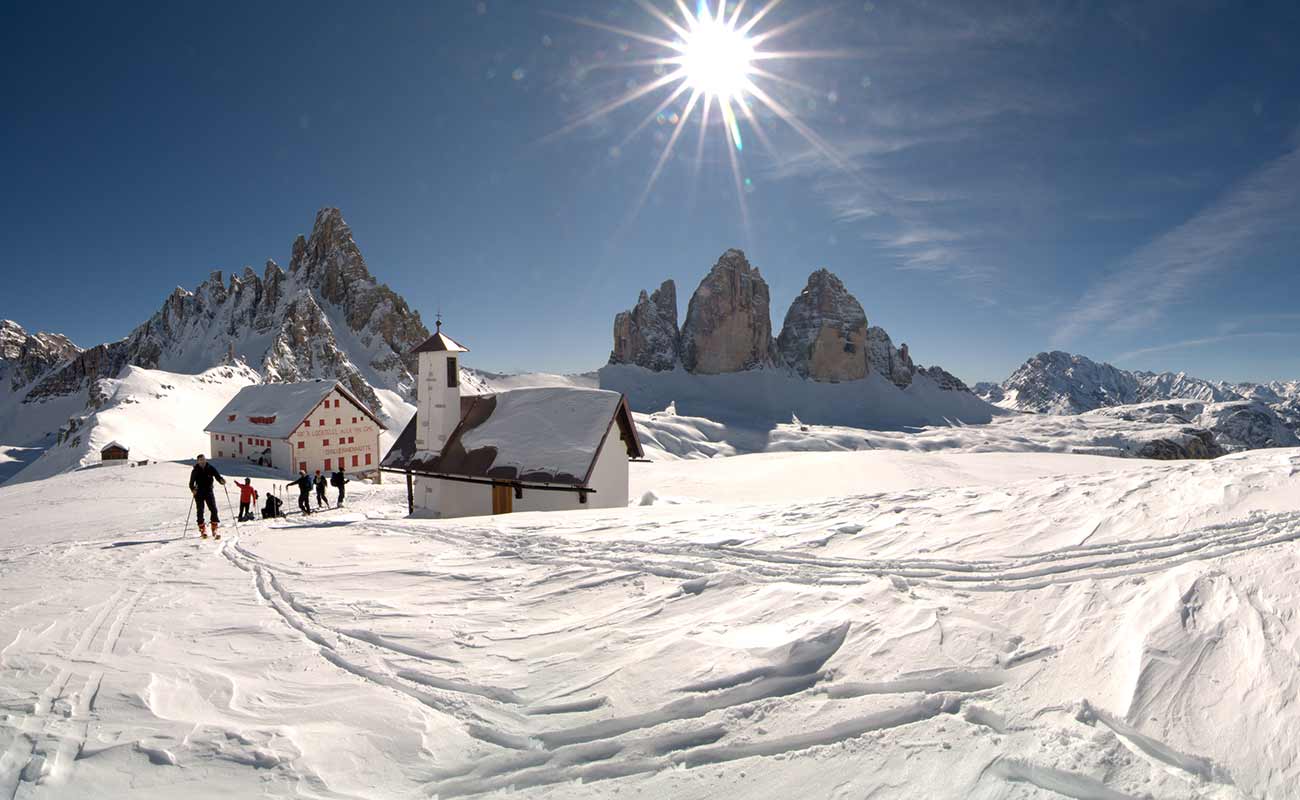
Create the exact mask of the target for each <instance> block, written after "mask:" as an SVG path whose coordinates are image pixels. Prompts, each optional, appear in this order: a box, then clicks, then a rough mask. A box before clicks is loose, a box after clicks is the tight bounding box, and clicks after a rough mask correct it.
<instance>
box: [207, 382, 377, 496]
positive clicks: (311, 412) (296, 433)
mask: <svg viewBox="0 0 1300 800" xmlns="http://www.w3.org/2000/svg"><path fill="white" fill-rule="evenodd" d="M384 430H385V427H384V424H383V423H382V422H380V421H379V418H378V417H376V416H375V415H374V413H373V412H371V410H370V409H369V408H367V407H366V404H365V403H362V402H361V401H360V400H358V399H357V398H356V396H355V395H353V394H352V393H351V392H349V391H348V390H347V389H346V388H344V386H343V385H342V384H341V383H339V382H338V381H323V380H318V381H311V382H308V383H268V384H260V385H257V386H245V387H244V388H243V389H241V390H240V391H239V394H237V395H235V397H234V399H232V400H231V401H230V402H229V403H227V404H226V406H225V408H223V409H221V411H220V412H219V413H218V414H217V415H216V416H215V417H213V418H212V421H211V422H209V423H208V425H207V427H206V428H204V433H206V434H208V436H209V437H210V439H211V445H210V448H211V449H210V450H209V451H208V453H207V455H208V457H209V458H218V459H221V458H226V459H238V460H244V461H250V462H252V463H254V464H262V465H264V466H268V467H273V468H275V469H277V470H280V471H281V472H283V473H284V474H285V475H291V476H296V475H297V474H298V470H300V469H303V470H306V471H307V472H308V473H309V474H311V473H315V472H316V470H320V471H321V472H323V473H330V472H333V471H334V470H336V469H337V468H339V467H340V466H342V467H343V468H344V469H345V470H346V471H347V472H349V473H358V474H364V473H373V474H375V475H378V471H379V458H380V455H381V452H380V449H379V435H380V433H382V432H383V431H384Z"/></svg>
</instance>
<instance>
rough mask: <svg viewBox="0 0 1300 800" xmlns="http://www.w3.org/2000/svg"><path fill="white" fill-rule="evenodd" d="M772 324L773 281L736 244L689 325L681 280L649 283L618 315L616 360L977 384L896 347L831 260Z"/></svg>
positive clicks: (956, 387)
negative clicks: (871, 322) (682, 314)
mask: <svg viewBox="0 0 1300 800" xmlns="http://www.w3.org/2000/svg"><path fill="white" fill-rule="evenodd" d="M771 327H772V323H771V316H770V310H769V292H768V287H767V282H766V281H764V280H763V276H762V275H761V274H760V273H759V271H758V268H757V267H754V266H753V265H751V264H750V263H749V259H748V258H746V257H745V253H744V251H743V250H739V249H736V248H731V249H729V250H727V251H726V252H724V253H723V254H722V255H721V256H720V257H719V258H718V260H717V262H716V263H715V264H714V265H713V268H712V269H711V270H709V273H708V275H706V276H705V277H704V280H702V281H700V285H699V287H698V288H696V290H695V293H694V294H692V295H691V300H690V303H689V305H688V306H687V311H686V321H685V323H684V324H683V325H682V327H681V329H680V331H679V330H678V328H677V290H676V287H675V286H674V284H673V282H672V281H665V282H664V283H663V285H662V286H660V287H659V289H658V290H656V291H655V292H653V293H647V292H645V291H642V292H641V293H640V296H639V297H638V298H637V303H636V305H635V306H634V307H633V308H632V309H630V310H628V311H623V312H620V313H619V314H618V315H617V316H616V317H615V319H614V349H613V351H612V352H611V353H610V357H609V363H610V364H630V365H634V366H639V367H644V368H646V369H650V370H654V371H659V372H662V371H667V370H671V369H674V368H675V367H676V365H677V364H681V365H682V367H683V368H684V369H685V370H686V371H687V372H691V373H695V374H703V375H713V374H721V373H729V372H741V371H744V370H749V369H755V368H762V367H771V366H777V365H782V366H786V367H789V368H790V369H792V370H793V371H794V372H796V373H797V374H799V375H800V376H801V377H804V378H808V379H811V380H814V381H824V382H840V381H854V380H861V379H863V378H865V377H867V375H868V374H869V373H872V372H876V373H879V374H880V375H882V376H883V377H884V378H885V379H886V380H888V381H890V382H891V383H893V384H894V385H895V386H897V387H899V388H900V389H905V388H907V387H908V386H910V385H911V384H912V380H913V378H914V377H915V376H916V375H917V374H923V375H925V376H926V377H927V378H930V379H931V380H933V381H934V382H935V383H936V384H938V386H939V388H941V389H945V390H951V391H961V392H969V391H970V390H969V389H968V388H967V387H966V385H965V384H964V383H962V382H961V381H960V380H958V379H957V378H956V377H954V376H953V375H952V374H950V373H948V372H945V371H944V370H942V369H940V368H939V367H929V368H920V367H917V365H916V364H914V363H913V362H912V358H911V355H910V354H909V353H908V350H907V345H905V344H904V345H901V346H899V347H895V346H894V343H893V341H892V340H891V339H890V338H889V334H888V333H886V332H885V331H884V329H883V328H879V327H875V328H873V327H869V326H868V323H867V315H866V312H864V311H863V309H862V304H861V303H859V302H858V300H857V298H855V297H854V296H853V295H852V294H851V293H850V292H849V290H848V289H847V288H846V287H845V285H844V282H843V281H842V280H840V278H839V276H837V275H836V274H835V273H833V272H831V271H830V270H828V269H819V270H816V271H815V272H813V273H812V274H811V275H809V276H808V282H807V284H806V285H805V286H804V289H803V291H802V292H800V293H799V296H798V297H796V298H795V300H794V302H793V303H791V305H790V309H789V310H788V311H787V312H786V315H785V319H784V322H783V324H782V326H781V333H780V335H779V336H778V337H777V338H776V339H773V338H772V335H771Z"/></svg>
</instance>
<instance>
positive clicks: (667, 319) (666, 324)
mask: <svg viewBox="0 0 1300 800" xmlns="http://www.w3.org/2000/svg"><path fill="white" fill-rule="evenodd" d="M680 360H681V335H680V334H679V333H678V330H677V286H676V284H674V283H673V282H672V281H671V280H667V281H664V282H663V283H662V284H661V285H660V286H659V288H658V289H656V290H655V291H654V294H650V295H647V294H646V293H645V291H644V290H642V291H641V296H640V297H638V298H637V302H636V305H635V306H633V307H632V310H631V311H620V312H619V314H618V316H616V317H614V351H613V352H612V353H610V355H609V363H611V364H635V365H637V366H638V367H645V368H646V369H649V370H654V371H655V372H664V371H667V370H671V369H673V368H675V367H676V366H677V364H678V363H679V362H680Z"/></svg>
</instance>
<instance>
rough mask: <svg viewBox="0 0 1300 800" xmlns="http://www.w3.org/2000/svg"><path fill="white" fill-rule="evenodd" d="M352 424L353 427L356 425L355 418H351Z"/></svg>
mask: <svg viewBox="0 0 1300 800" xmlns="http://www.w3.org/2000/svg"><path fill="white" fill-rule="evenodd" d="M352 424H353V425H356V424H357V418H356V417H353V418H352Z"/></svg>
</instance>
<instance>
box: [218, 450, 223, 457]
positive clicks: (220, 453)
mask: <svg viewBox="0 0 1300 800" xmlns="http://www.w3.org/2000/svg"><path fill="white" fill-rule="evenodd" d="M221 456H222V452H221V451H220V450H218V451H217V458H221Z"/></svg>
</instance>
